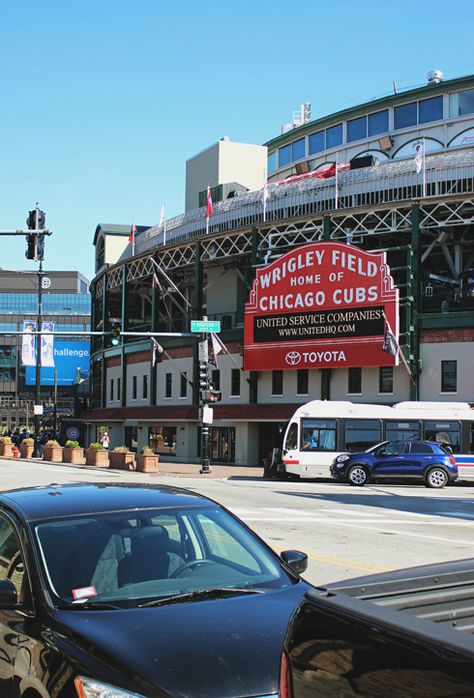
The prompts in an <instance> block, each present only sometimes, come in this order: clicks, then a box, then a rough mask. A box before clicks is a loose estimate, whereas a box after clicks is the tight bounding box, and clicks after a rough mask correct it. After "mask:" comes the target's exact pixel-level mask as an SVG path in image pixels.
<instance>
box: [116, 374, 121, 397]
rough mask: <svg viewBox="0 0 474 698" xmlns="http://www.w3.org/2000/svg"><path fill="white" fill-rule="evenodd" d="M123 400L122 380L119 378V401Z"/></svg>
mask: <svg viewBox="0 0 474 698" xmlns="http://www.w3.org/2000/svg"><path fill="white" fill-rule="evenodd" d="M121 399H122V380H121V378H117V400H121Z"/></svg>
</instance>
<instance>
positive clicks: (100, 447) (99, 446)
mask: <svg viewBox="0 0 474 698" xmlns="http://www.w3.org/2000/svg"><path fill="white" fill-rule="evenodd" d="M89 448H90V449H91V450H92V451H105V450H106V449H105V446H103V445H102V444H101V443H100V442H99V441H94V442H93V443H91V444H90V446H89Z"/></svg>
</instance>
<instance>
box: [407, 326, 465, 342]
mask: <svg viewBox="0 0 474 698" xmlns="http://www.w3.org/2000/svg"><path fill="white" fill-rule="evenodd" d="M420 342H421V344H434V343H441V342H474V327H460V328H456V329H452V330H442V329H436V330H422V331H421V334H420Z"/></svg>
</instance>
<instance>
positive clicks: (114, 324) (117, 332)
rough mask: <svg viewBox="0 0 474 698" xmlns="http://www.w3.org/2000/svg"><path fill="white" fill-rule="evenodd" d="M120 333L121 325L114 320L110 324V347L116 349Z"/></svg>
mask: <svg viewBox="0 0 474 698" xmlns="http://www.w3.org/2000/svg"><path fill="white" fill-rule="evenodd" d="M121 331H122V323H121V322H119V321H118V320H114V321H113V322H112V331H111V333H110V334H111V336H112V345H113V346H114V347H116V346H117V345H118V344H120V332H121Z"/></svg>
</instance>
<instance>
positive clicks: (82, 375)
mask: <svg viewBox="0 0 474 698" xmlns="http://www.w3.org/2000/svg"><path fill="white" fill-rule="evenodd" d="M89 369H90V342H89V341H85V342H84V341H79V342H78V341H62V340H60V339H55V341H54V368H47V367H45V366H42V367H41V373H40V376H41V385H45V386H46V385H54V371H55V370H56V371H57V372H58V379H57V381H58V385H69V386H71V385H77V384H79V383H82V382H83V381H85V380H86V378H87V376H88V374H89ZM25 383H26V385H35V383H36V366H26V369H25Z"/></svg>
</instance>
